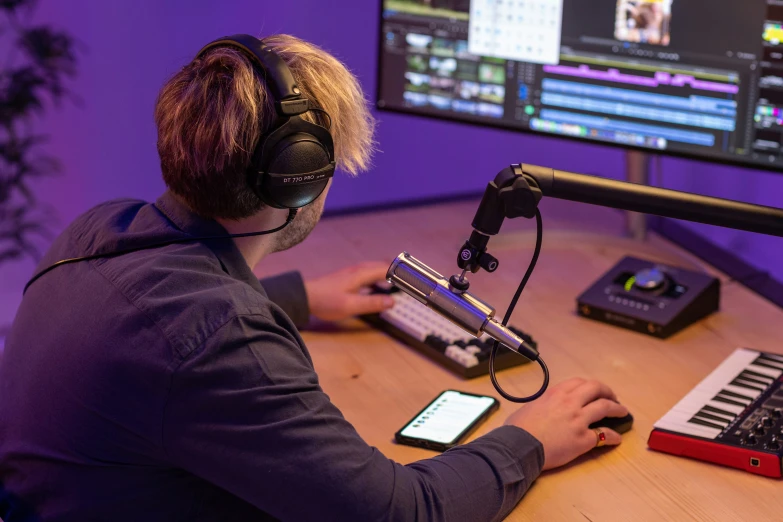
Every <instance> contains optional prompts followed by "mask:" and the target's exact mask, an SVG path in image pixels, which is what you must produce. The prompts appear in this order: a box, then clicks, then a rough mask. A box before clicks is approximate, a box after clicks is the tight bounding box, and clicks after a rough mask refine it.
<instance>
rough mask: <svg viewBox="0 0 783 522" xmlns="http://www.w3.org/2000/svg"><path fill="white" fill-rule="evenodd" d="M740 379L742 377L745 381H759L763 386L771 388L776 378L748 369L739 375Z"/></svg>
mask: <svg viewBox="0 0 783 522" xmlns="http://www.w3.org/2000/svg"><path fill="white" fill-rule="evenodd" d="M738 377H742V378H743V379H748V380H750V379H758V380H759V381H761V384H764V385H765V386H769V385H770V384H772V383H773V382H775V378H774V377H770V376H769V375H765V374H763V373H757V372H754V371H753V370H748V369H747V368H746V369H745V370H743V371H742V373H740V374H739V376H738Z"/></svg>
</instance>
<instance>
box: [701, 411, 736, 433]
mask: <svg viewBox="0 0 783 522" xmlns="http://www.w3.org/2000/svg"><path fill="white" fill-rule="evenodd" d="M694 417H699V418H700V419H704V420H706V421H709V422H714V423H715V424H720V425H721V426H722V427H723V428H724V429H725V428H726V427H727V426H728V425H729V424H731V420H730V419H728V418H727V417H721V416H720V415H713V414H712V413H707V412H705V411H704V410H699V411H698V413H696V415H694Z"/></svg>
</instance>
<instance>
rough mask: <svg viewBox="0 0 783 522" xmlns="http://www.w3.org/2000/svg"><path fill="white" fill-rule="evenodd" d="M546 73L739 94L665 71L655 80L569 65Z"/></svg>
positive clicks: (726, 86) (736, 88) (723, 85)
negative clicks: (688, 86)
mask: <svg viewBox="0 0 783 522" xmlns="http://www.w3.org/2000/svg"><path fill="white" fill-rule="evenodd" d="M544 72H546V73H550V74H562V75H564V76H575V77H577V78H588V79H590V80H603V81H606V82H616V83H625V84H629V85H642V86H644V87H658V86H660V85H671V86H672V87H683V86H685V85H686V84H688V85H690V86H691V87H692V88H693V89H699V90H702V91H712V92H721V93H725V94H737V93H738V92H739V86H738V85H730V84H726V83H717V82H707V81H703V80H697V79H696V78H694V77H693V76H687V75H684V74H676V75H674V76H672V75H671V74H669V73H667V72H663V71H658V72H656V73H655V77H654V78H648V77H646V76H634V75H632V74H623V73H621V72H620V71H618V70H617V69H609V70H608V71H596V70H593V69H591V68H590V67H589V66H587V65H580V66H579V67H569V66H567V65H545V66H544Z"/></svg>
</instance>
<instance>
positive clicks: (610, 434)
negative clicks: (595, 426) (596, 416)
mask: <svg viewBox="0 0 783 522" xmlns="http://www.w3.org/2000/svg"><path fill="white" fill-rule="evenodd" d="M599 427H600V426H599ZM601 431H602V432H604V435H605V436H606V440H605V441H604V446H617V445H618V444H620V443H621V442H622V441H623V436H622V435H620V434H619V433H617V432H616V431H614V430H611V429H609V428H601ZM590 435H592V436H593V440H594V441H595V443H596V445H597V443H598V435H596V433H595V430H590Z"/></svg>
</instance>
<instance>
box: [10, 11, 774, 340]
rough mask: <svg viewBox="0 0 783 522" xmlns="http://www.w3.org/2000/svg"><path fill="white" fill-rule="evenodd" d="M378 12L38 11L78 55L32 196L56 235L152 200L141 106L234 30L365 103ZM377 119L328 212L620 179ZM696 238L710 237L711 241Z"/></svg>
mask: <svg viewBox="0 0 783 522" xmlns="http://www.w3.org/2000/svg"><path fill="white" fill-rule="evenodd" d="M227 4H228V5H230V7H226V5H227ZM378 10H379V5H378V2H377V1H375V0H341V1H339V2H325V1H322V0H285V1H274V2H272V1H269V0H266V1H263V0H262V1H259V0H236V1H234V2H225V1H218V0H167V1H158V0H112V1H111V2H101V1H95V0H69V1H68V2H63V1H61V0H40V2H39V9H38V13H39V16H38V18H39V19H40V20H42V21H47V22H50V23H52V24H55V25H57V26H59V27H62V28H65V29H67V30H69V31H70V32H71V33H72V34H73V35H75V36H76V37H77V38H78V39H79V40H80V41H81V42H82V43H83V46H84V49H85V50H84V52H83V54H82V56H81V62H80V75H79V78H78V79H77V80H76V81H75V82H74V86H73V87H74V90H75V92H77V93H78V94H79V95H80V96H81V98H82V104H81V106H80V107H74V106H65V107H64V108H63V109H62V110H59V111H50V112H49V115H48V117H47V119H46V120H45V121H44V122H42V124H41V128H42V130H44V131H46V132H49V133H50V134H51V136H52V143H51V147H50V151H51V152H52V153H53V154H54V155H56V156H58V157H59V158H60V159H61V160H62V161H63V163H64V165H65V168H66V172H65V173H64V174H63V175H62V176H60V177H58V178H55V179H52V180H48V181H47V182H46V184H44V185H41V186H39V187H38V193H39V194H40V196H41V198H42V199H43V200H45V201H48V202H50V203H51V204H52V205H54V207H55V208H56V209H57V211H58V214H59V216H60V222H59V223H58V224H56V228H58V229H59V228H62V226H64V225H65V224H67V223H68V222H69V221H70V220H72V219H73V218H74V217H75V216H77V215H78V214H80V213H81V212H83V211H84V210H86V209H88V208H89V207H90V206H92V205H94V204H96V203H98V202H101V201H104V200H107V199H110V198H115V197H137V198H142V199H147V200H150V199H154V198H155V197H156V196H157V195H158V194H159V193H160V192H161V191H162V189H163V184H162V182H161V180H160V173H159V169H158V160H157V156H156V151H155V130H154V126H153V122H152V109H153V104H154V101H155V96H156V94H157V91H158V89H159V88H160V86H161V84H162V83H163V81H164V80H165V78H167V77H168V76H169V75H170V74H172V73H173V72H174V71H175V70H176V69H177V68H178V67H180V66H182V65H183V64H185V63H186V62H187V61H188V60H190V59H191V58H192V56H193V55H194V53H195V52H196V51H197V50H198V49H199V47H200V46H201V45H202V44H203V43H205V42H207V41H209V40H210V39H212V38H215V37H218V36H221V35H224V34H230V33H237V32H247V33H251V34H271V33H276V32H287V33H291V34H294V35H297V36H299V37H302V38H304V39H306V40H310V41H313V42H315V43H318V44H320V45H321V46H322V47H324V48H326V49H327V50H329V51H331V52H332V53H334V54H335V55H336V56H338V57H339V58H341V59H342V60H343V61H344V62H345V63H346V64H347V65H348V66H349V68H351V69H352V70H353V71H354V72H355V73H356V74H357V75H358V76H359V78H360V80H361V82H362V84H363V85H364V88H365V91H366V92H367V94H368V97H369V98H372V97H373V95H374V94H373V93H374V92H375V62H376V38H377V26H378V24H377V18H378ZM377 116H378V117H379V119H380V123H381V124H380V127H379V133H378V137H377V138H378V142H379V144H380V149H381V151H382V152H381V153H379V154H378V155H377V156H376V159H375V168H374V169H373V170H372V171H371V172H370V173H367V174H365V175H363V176H361V177H359V178H355V179H351V178H349V177H347V176H344V175H342V176H338V178H337V179H336V181H335V186H334V188H333V190H332V191H331V193H330V200H329V202H328V208H329V209H332V210H335V209H343V208H350V207H354V206H366V205H369V204H375V203H387V202H393V201H405V200H410V199H418V198H426V197H433V196H442V195H449V194H460V193H465V192H478V191H481V190H482V189H483V186H484V185H485V184H486V182H487V181H488V180H490V179H491V178H492V177H494V174H495V173H496V172H497V171H498V170H500V169H501V168H503V167H504V166H506V165H508V164H509V163H514V162H527V163H539V164H546V165H551V166H553V167H556V168H560V169H566V170H575V171H582V172H589V173H600V174H603V175H608V176H612V177H619V176H620V175H621V173H622V167H623V161H624V160H623V155H622V152H620V151H618V150H613V149H606V148H596V147H593V146H589V145H582V144H573V143H562V142H560V141H558V140H555V139H544V138H538V137H530V136H525V135H522V134H515V133H512V132H504V131H499V130H493V129H484V128H478V127H472V126H467V125H459V124H452V123H445V122H439V121H434V120H428V119H421V118H414V117H409V116H404V115H398V114H390V113H383V112H382V113H378V114H377ZM465 151H468V152H469V153H467V154H466V153H465ZM663 164H664V166H665V168H666V170H667V175H666V176H665V179H666V180H667V183H671V184H675V183H676V188H682V189H687V190H692V191H696V192H706V193H711V194H717V195H724V196H733V197H736V198H738V199H746V200H748V201H759V202H765V203H767V204H774V203H776V202H775V201H774V193H775V192H776V193H780V187H783V178H774V177H773V176H769V175H756V174H755V173H752V172H749V171H736V170H733V169H725V168H717V167H709V166H706V165H703V164H698V163H688V162H680V161H675V160H666V161H664V162H663ZM740 180H743V184H742V185H740ZM744 180H747V183H744ZM469 219H470V217H469V216H466V222H467V221H468V220H469ZM708 233H709V234H710V235H713V234H716V237H717V233H716V232H715V231H714V230H709V231H708ZM719 239H720V241H722V242H724V243H726V244H730V245H732V246H733V247H735V248H736V249H737V250H739V251H741V252H744V253H747V255H749V256H750V257H751V259H752V261H753V262H755V263H756V264H758V265H761V266H764V267H768V268H772V265H773V262H772V259H773V258H775V257H776V256H770V255H768V254H767V253H765V252H766V251H767V250H769V249H771V248H780V244H779V243H778V242H775V241H771V240H770V241H761V240H759V239H758V238H755V237H752V235H750V234H745V235H741V236H740V235H726V234H723V235H720V237H719ZM0 270H2V278H0V279H2V281H0V325H2V324H4V323H7V322H8V321H10V320H11V318H12V317H13V313H14V310H15V309H16V306H17V305H18V302H19V298H20V295H21V288H22V286H23V284H24V281H25V280H26V278H27V277H28V276H29V274H30V272H31V270H32V265H31V264H30V263H28V262H20V263H16V264H6V265H4V266H3V267H2V268H0ZM780 276H781V277H782V278H783V270H781V272H780Z"/></svg>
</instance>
